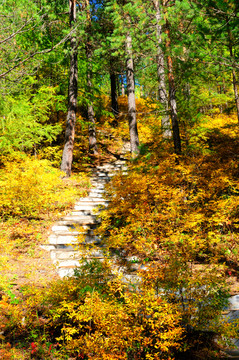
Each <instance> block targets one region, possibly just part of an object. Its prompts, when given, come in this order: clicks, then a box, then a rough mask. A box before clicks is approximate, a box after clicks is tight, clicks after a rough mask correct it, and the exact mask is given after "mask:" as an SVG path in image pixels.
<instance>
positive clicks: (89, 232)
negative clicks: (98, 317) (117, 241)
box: [48, 145, 239, 360]
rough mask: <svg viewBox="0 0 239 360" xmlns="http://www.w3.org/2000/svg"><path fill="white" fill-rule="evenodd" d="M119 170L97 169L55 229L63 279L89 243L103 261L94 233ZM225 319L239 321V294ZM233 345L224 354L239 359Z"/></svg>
mask: <svg viewBox="0 0 239 360" xmlns="http://www.w3.org/2000/svg"><path fill="white" fill-rule="evenodd" d="M126 146H127V145H126ZM127 151H129V149H128V148H127V147H126V150H125V151H124V153H125V152H127ZM118 171H123V173H124V172H125V173H126V172H127V167H126V161H125V160H116V161H114V162H111V163H107V164H104V165H100V166H96V168H95V169H94V172H93V176H92V178H91V185H92V187H91V189H90V192H89V194H88V196H86V197H84V198H81V199H79V200H78V201H77V203H76V204H75V207H74V209H73V210H72V211H71V212H70V213H69V214H68V215H66V216H65V217H63V218H62V219H60V220H59V221H58V222H57V223H56V224H55V225H54V226H53V227H52V233H51V235H50V237H49V244H50V245H48V250H50V254H51V259H52V261H53V263H54V265H55V266H56V269H57V273H58V275H59V276H60V277H64V276H72V275H73V274H74V270H75V268H76V267H78V266H79V265H80V259H81V258H82V256H86V255H87V245H89V244H95V245H96V246H95V248H94V250H93V251H90V253H89V254H88V257H89V258H98V259H100V258H103V256H104V255H103V250H102V248H101V246H100V239H99V238H98V237H97V236H96V235H95V234H94V230H95V229H96V227H97V225H98V224H99V222H100V220H99V218H98V217H97V215H98V214H99V212H100V207H101V206H102V205H103V206H107V203H108V202H107V201H106V200H105V199H104V186H105V184H106V183H108V182H109V181H110V179H111V177H112V176H114V175H115V174H116V173H117V172H118ZM79 228H81V230H79ZM82 229H83V232H82ZM82 233H84V236H83V241H82V242H81V244H82V245H83V250H77V249H76V247H75V246H74V244H77V243H78V241H79V240H78V237H79V235H81V234H82ZM84 246H85V249H84ZM126 277H127V275H126ZM130 277H131V275H130ZM223 317H224V319H226V321H228V322H231V321H233V320H235V319H238V318H239V295H235V296H232V297H231V298H230V299H229V307H228V309H226V310H225V311H224V315H223ZM233 342H234V345H235V349H228V350H226V351H225V353H226V354H227V355H226V359H237V360H239V339H234V340H233Z"/></svg>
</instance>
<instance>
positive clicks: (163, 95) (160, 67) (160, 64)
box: [153, 0, 172, 138]
mask: <svg viewBox="0 0 239 360" xmlns="http://www.w3.org/2000/svg"><path fill="white" fill-rule="evenodd" d="M153 4H154V8H155V11H156V13H155V18H156V37H157V74H158V82H159V101H160V102H161V104H162V105H163V108H164V111H165V114H164V115H163V116H162V120H161V127H162V132H163V137H164V138H170V137H172V131H171V124H170V119H169V109H168V97H167V90H166V83H165V71H164V67H165V64H164V53H163V51H162V48H161V46H162V26H161V24H160V22H161V19H162V17H161V11H160V6H159V0H153Z"/></svg>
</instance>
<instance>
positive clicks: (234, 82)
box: [227, 18, 239, 122]
mask: <svg viewBox="0 0 239 360" xmlns="http://www.w3.org/2000/svg"><path fill="white" fill-rule="evenodd" d="M227 32H228V40H229V41H228V47H229V51H230V56H231V59H232V61H233V65H232V66H233V67H232V83H233V90H234V95H235V103H236V109H237V119H238V122H239V97H238V90H237V78H236V71H235V67H234V56H233V42H232V33H231V29H230V25H229V19H228V18H227Z"/></svg>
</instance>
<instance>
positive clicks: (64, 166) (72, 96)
mask: <svg viewBox="0 0 239 360" xmlns="http://www.w3.org/2000/svg"><path fill="white" fill-rule="evenodd" d="M69 15H70V27H71V28H72V27H73V24H74V23H75V22H76V0H69ZM70 48H71V54H70V75H69V89H68V111H67V119H66V132H65V145H64V150H63V155H62V162H61V170H62V171H64V172H65V174H66V176H70V175H71V168H72V160H73V146H74V138H75V124H76V110H77V83H78V73H77V53H78V52H77V42H76V35H75V34H74V33H73V34H72V35H71V38H70Z"/></svg>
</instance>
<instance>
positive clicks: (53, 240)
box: [49, 233, 100, 245]
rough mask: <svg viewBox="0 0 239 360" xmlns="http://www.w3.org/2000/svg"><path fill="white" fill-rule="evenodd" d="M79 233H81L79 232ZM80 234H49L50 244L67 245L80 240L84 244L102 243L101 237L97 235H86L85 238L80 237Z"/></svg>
mask: <svg viewBox="0 0 239 360" xmlns="http://www.w3.org/2000/svg"><path fill="white" fill-rule="evenodd" d="M78 235H79V234H78ZM78 235H70V234H64V233H61V234H51V235H50V236H49V244H53V245H61V244H62V245H65V244H77V243H78V242H79V241H80V242H81V243H82V241H83V242H84V244H92V243H94V244H95V243H100V238H99V237H98V236H96V235H85V236H84V240H81V239H79V238H78Z"/></svg>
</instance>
